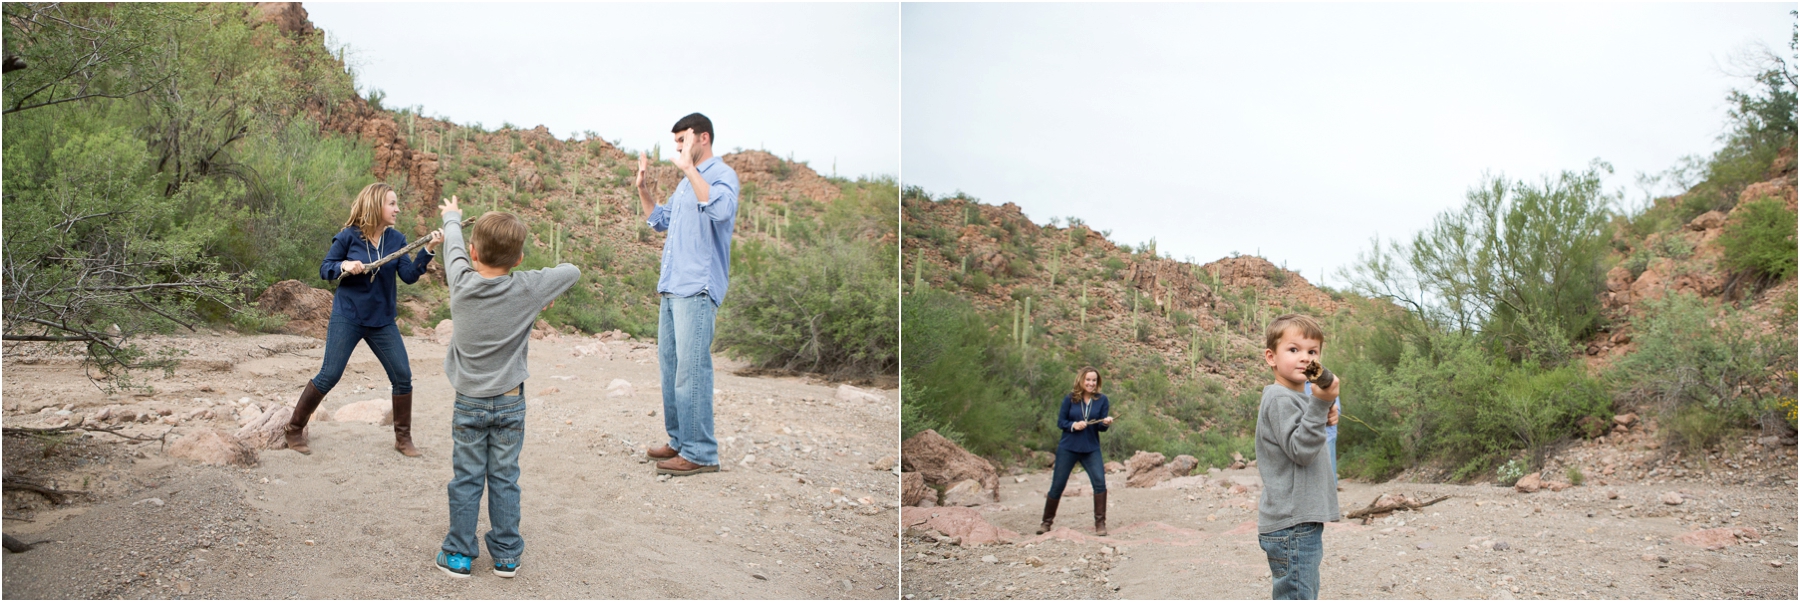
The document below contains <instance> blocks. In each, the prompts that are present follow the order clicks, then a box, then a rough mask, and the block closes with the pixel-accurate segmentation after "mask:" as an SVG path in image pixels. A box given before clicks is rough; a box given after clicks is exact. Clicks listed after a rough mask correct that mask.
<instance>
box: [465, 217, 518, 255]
mask: <svg viewBox="0 0 1800 602" xmlns="http://www.w3.org/2000/svg"><path fill="white" fill-rule="evenodd" d="M530 233H531V232H530V229H529V228H526V227H525V220H522V219H519V216H517V215H513V214H511V213H508V212H505V211H489V212H487V213H483V214H481V217H479V218H476V220H475V227H474V228H471V229H470V231H469V244H473V245H475V246H477V247H480V251H478V253H480V255H481V263H483V264H485V265H488V266H491V267H507V268H510V267H512V266H513V265H514V264H517V263H518V262H519V259H520V258H523V257H524V256H525V236H526V235H528V234H530Z"/></svg>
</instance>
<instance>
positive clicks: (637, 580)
mask: <svg viewBox="0 0 1800 602" xmlns="http://www.w3.org/2000/svg"><path fill="white" fill-rule="evenodd" d="M595 342H596V341H595V339H591V338H573V337H562V338H560V339H556V338H555V337H552V339H546V340H542V341H534V342H533V343H532V353H531V366H530V369H531V374H532V378H531V380H530V381H529V383H528V385H527V387H528V391H527V395H528V398H529V402H528V410H527V423H526V424H527V426H526V432H527V439H526V446H525V451H524V454H523V458H522V460H521V467H522V471H523V476H522V483H521V484H522V489H523V501H522V511H523V520H522V524H521V531H522V533H523V534H524V537H525V545H526V551H525V554H524V557H523V562H522V566H521V569H520V572H519V574H518V577H517V578H516V579H510V580H508V579H501V578H499V577H496V576H495V575H494V574H493V573H492V571H491V570H490V568H489V567H488V565H486V564H485V563H484V562H483V561H484V560H486V550H485V548H484V549H483V558H482V559H480V560H477V562H476V565H475V567H476V570H475V575H474V576H473V577H472V578H469V579H452V578H450V577H448V576H446V575H444V574H443V573H441V572H439V571H438V570H437V569H436V568H434V567H433V564H432V559H433V557H434V555H435V553H436V551H437V550H438V549H439V546H440V544H441V542H442V540H443V537H444V534H445V530H446V529H447V527H448V518H447V510H446V493H445V484H446V483H447V482H448V481H449V479H450V476H451V466H450V460H449V454H450V449H451V439H450V428H449V426H450V414H451V400H452V395H453V393H452V391H451V389H450V387H449V384H448V382H447V381H446V380H444V378H443V371H442V361H443V355H444V349H445V348H444V347H443V346H441V345H438V344H436V343H434V342H432V341H430V340H429V339H426V338H421V337H409V338H408V340H407V347H408V351H409V353H410V355H411V360H412V365H413V373H414V395H415V401H414V419H413V420H414V437H415V440H416V441H417V444H418V446H419V448H420V450H421V451H422V452H424V456H423V457H419V458H406V457H403V456H401V455H399V454H398V453H396V452H394V451H393V450H392V442H393V437H392V434H391V431H390V428H389V427H381V426H376V425H372V424H366V423H349V422H331V421H327V422H314V423H313V426H312V430H313V432H312V439H311V440H312V447H313V450H314V453H313V454H312V455H310V456H303V455H300V454H298V453H295V452H292V451H288V450H264V451H262V452H261V454H260V463H259V464H258V465H257V466H254V467H249V468H240V467H218V466H200V465H195V464H192V463H189V462H187V461H184V460H176V459H172V458H169V457H168V456H166V455H164V454H163V452H162V451H160V449H159V447H160V446H159V444H158V443H156V442H149V443H129V442H122V441H120V440H118V439H116V438H113V437H111V436H109V435H105V434H90V435H88V436H82V437H74V438H70V439H68V440H65V441H61V442H57V443H55V444H46V443H44V442H40V441H36V440H32V439H22V438H16V437H10V438H7V439H6V441H5V449H4V460H5V467H6V470H7V472H8V474H12V475H17V476H21V477H26V478H31V479H34V480H36V481H38V482H40V483H48V484H54V485H55V486H56V487H58V488H61V489H74V490H83V491H89V492H91V493H90V494H89V495H86V496H77V497H75V498H72V500H71V501H70V502H68V503H66V504H63V505H51V504H49V503H48V502H46V501H44V500H43V499H42V498H41V497H39V496H37V495H36V494H31V493H23V492H16V491H14V492H7V493H6V497H5V499H6V505H5V508H6V514H5V523H4V524H5V531H6V533H7V534H9V535H12V536H14V537H17V538H19V539H21V540H23V541H25V542H40V541H41V542H45V543H38V544H37V546H36V547H35V549H33V550H32V551H30V552H26V553H22V554H6V555H5V557H4V567H3V568H4V574H5V575H4V595H5V597H7V598H103V597H104V598H111V597H125V598H171V597H180V598H418V597H447V598H888V599H891V598H894V597H896V596H897V595H898V591H897V586H898V582H899V576H898V566H897V546H898V543H897V526H896V525H897V522H898V519H897V512H896V507H897V505H898V502H897V500H898V497H899V495H898V487H899V480H898V476H897V473H895V472H893V469H892V468H887V469H880V468H872V467H871V465H872V464H875V465H879V464H880V462H881V461H883V460H884V459H885V460H887V461H888V462H890V463H891V462H892V457H893V456H895V455H896V453H897V449H898V446H899V440H898V423H897V421H898V412H897V407H896V403H897V400H896V399H895V398H896V397H897V395H896V394H895V392H894V391H875V393H877V394H879V395H880V396H882V397H883V400H882V401H879V402H876V401H870V400H861V401H840V400H838V399H837V398H836V397H835V392H836V391H835V387H834V386H833V385H832V384H829V383H823V382H811V381H808V380H806V379H803V378H762V377H759V378H749V377H739V376H734V375H732V374H731V371H732V369H733V368H734V367H735V366H734V365H733V364H732V363H731V362H729V361H728V360H726V359H725V358H715V366H717V367H718V376H717V378H716V379H715V386H716V387H717V388H718V389H719V390H720V394H719V395H718V396H717V397H716V404H717V405H716V423H717V428H716V434H717V436H718V437H719V439H720V441H721V450H720V456H721V460H722V463H723V464H724V465H725V469H726V470H725V471H724V472H720V473H716V474H707V475H698V476H692V477H679V478H672V479H658V478H657V477H656V475H655V474H654V467H653V466H652V465H651V464H648V463H645V462H644V461H643V458H642V450H643V449H645V448H646V447H649V446H654V445H658V444H660V443H662V442H664V441H665V439H664V434H663V426H662V424H663V423H662V421H663V418H662V416H661V410H662V404H661V396H660V393H659V392H658V391H659V389H658V386H659V384H658V382H659V381H658V377H657V366H656V361H655V356H654V348H653V347H648V346H646V345H644V344H642V343H637V342H614V343H611V344H607V345H603V346H601V347H600V348H598V349H599V350H600V351H601V352H600V353H595V354H592V355H587V356H578V354H577V353H576V352H575V350H576V348H577V347H578V346H591V345H593V344H594V343H595ZM156 343H157V344H158V345H162V346H169V347H180V348H184V349H186V350H187V351H188V352H189V353H188V356H187V357H186V358H185V359H184V360H183V365H182V367H181V368H178V369H177V370H176V371H175V373H174V374H173V375H172V376H169V377H163V376H161V375H160V374H157V375H152V376H151V378H149V379H148V382H149V384H150V385H152V386H153V387H154V389H155V393H154V394H150V395H131V394H126V395H107V394H105V393H103V392H101V391H99V390H98V389H96V388H95V387H94V386H93V385H92V384H91V383H89V382H88V381H87V379H85V378H84V377H82V376H81V370H80V368H79V367H78V366H75V365H72V364H70V363H69V362H68V361H67V360H66V359H59V357H58V354H57V353H55V352H53V351H51V350H48V349H46V348H45V346H43V345H35V346H34V345H10V344H9V345H8V347H7V349H6V364H5V371H4V390H3V391H4V400H5V406H6V413H5V416H4V421H5V424H6V425H7V426H43V425H49V424H55V423H57V422H59V421H60V420H62V419H65V418H68V417H73V418H76V419H79V418H80V417H81V415H82V414H93V413H95V412H97V411H98V410H100V409H101V408H104V407H109V406H110V407H114V408H132V409H138V410H144V409H170V410H172V412H171V416H170V417H171V418H174V419H176V420H175V422H177V423H178V424H175V425H168V424H164V423H162V422H161V421H160V420H158V421H157V422H154V423H149V424H137V423H133V425H132V426H131V427H130V429H129V432H131V433H137V434H148V435H151V436H155V435H159V434H161V433H163V432H165V431H173V433H172V434H171V435H170V436H169V440H170V441H173V440H174V439H175V437H177V436H180V435H181V434H183V433H186V432H190V431H194V430H197V429H202V428H215V429H218V430H222V431H224V432H226V433H230V432H232V431H234V430H236V428H237V422H236V420H235V419H234V418H233V417H232V416H231V413H232V410H233V409H235V408H236V407H238V406H239V405H241V404H239V403H234V402H236V401H237V400H240V399H243V398H249V403H257V404H259V405H262V406H263V407H268V406H269V404H270V403H280V404H292V403H294V399H295V398H296V397H297V396H298V391H299V389H300V386H301V385H302V384H303V383H304V382H305V380H306V379H308V378H310V377H311V376H312V374H313V373H315V372H316V371H317V370H318V367H319V362H320V355H321V351H322V348H321V346H320V345H319V342H318V341H316V340H314V339H308V338H304V337H292V336H284V335H266V336H255V337H239V336H234V335H229V334H227V335H223V336H217V335H214V336H205V335H199V336H190V337H175V338H169V339H162V340H159V341H156ZM590 349H593V348H592V347H590ZM613 379H625V380H627V381H629V382H630V383H631V384H632V385H633V386H634V388H635V392H634V393H633V394H631V395H629V396H624V397H609V396H607V394H606V388H607V385H608V383H609V382H611V381H612V380H613ZM553 389H555V390H553ZM387 394H388V391H387V382H386V378H385V376H384V374H383V372H382V370H381V368H380V365H379V363H378V362H376V361H375V359H374V356H373V355H371V354H369V352H368V351H367V349H366V348H359V349H358V351H357V353H356V355H355V356H353V357H352V359H351V364H350V370H349V371H348V372H347V373H346V375H345V377H344V379H343V381H341V382H340V383H339V384H338V386H337V388H336V389H335V390H333V391H332V392H331V394H330V395H328V396H327V397H326V399H325V402H324V404H323V407H324V408H325V409H326V410H335V409H337V408H339V407H341V406H343V405H345V404H348V403H351V402H356V401H363V400H367V399H373V398H380V397H383V396H386V395H387ZM65 405H66V406H69V411H70V412H71V415H69V416H59V415H58V414H56V411H57V410H59V409H61V408H63V407H64V406H65ZM198 409H212V410H214V413H215V415H217V418H214V419H211V420H208V419H205V418H203V417H201V418H194V419H182V418H184V417H185V416H186V415H188V414H189V413H191V412H194V411H195V410H198ZM748 454H754V456H755V457H756V459H755V460H753V461H749V462H744V459H745V457H746V455H748ZM864 499H866V500H868V501H869V502H871V503H865V502H863V501H861V500H864ZM486 529H487V519H486V516H485V512H484V515H483V517H482V524H481V530H482V531H483V532H485V530H486Z"/></svg>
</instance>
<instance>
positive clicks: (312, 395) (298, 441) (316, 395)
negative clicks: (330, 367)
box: [281, 380, 325, 454]
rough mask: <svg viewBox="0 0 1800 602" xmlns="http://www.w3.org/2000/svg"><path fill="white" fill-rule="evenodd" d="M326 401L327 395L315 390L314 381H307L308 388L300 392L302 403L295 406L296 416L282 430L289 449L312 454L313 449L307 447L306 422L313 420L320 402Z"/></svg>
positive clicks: (299, 402)
mask: <svg viewBox="0 0 1800 602" xmlns="http://www.w3.org/2000/svg"><path fill="white" fill-rule="evenodd" d="M324 400H325V394H324V393H320V392H319V390H318V389H316V388H314V387H313V384H312V381H310V380H309V381H306V388H305V389H302V390H301V391H300V401H298V402H296V403H295V404H294V416H293V417H292V418H289V419H288V423H287V426H284V427H282V429H281V435H282V437H283V438H285V439H287V446H288V449H291V450H294V451H297V452H300V453H303V454H311V453H312V448H310V447H307V446H306V421H308V420H311V419H312V415H313V411H315V410H318V409H319V402H321V401H324Z"/></svg>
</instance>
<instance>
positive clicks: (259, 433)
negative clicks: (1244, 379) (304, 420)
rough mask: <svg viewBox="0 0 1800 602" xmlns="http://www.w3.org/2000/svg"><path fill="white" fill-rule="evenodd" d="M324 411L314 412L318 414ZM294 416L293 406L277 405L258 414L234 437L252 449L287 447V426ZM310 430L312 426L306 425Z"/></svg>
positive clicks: (233, 436) (234, 434)
mask: <svg viewBox="0 0 1800 602" xmlns="http://www.w3.org/2000/svg"><path fill="white" fill-rule="evenodd" d="M323 413H324V412H314V413H313V415H315V416H317V415H319V414H323ZM293 417H294V408H293V407H292V406H275V407H272V408H269V409H268V410H266V411H264V412H262V413H261V414H257V415H256V417H255V418H251V419H250V420H249V421H247V422H245V423H244V426H243V427H241V428H239V429H238V430H237V432H236V433H233V434H232V438H234V439H237V440H238V441H239V442H241V443H243V444H244V445H245V446H247V447H249V448H250V449H287V436H286V427H287V423H288V421H290V420H292V419H293ZM306 430H307V431H308V432H310V431H311V430H312V427H311V426H308V427H306Z"/></svg>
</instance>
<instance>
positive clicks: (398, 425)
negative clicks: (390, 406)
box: [394, 393, 419, 458]
mask: <svg viewBox="0 0 1800 602" xmlns="http://www.w3.org/2000/svg"><path fill="white" fill-rule="evenodd" d="M394 450H395V451H398V452H400V454H401V455H404V456H406V457H408V458H417V457H419V448H416V447H413V442H412V394H411V393H403V394H400V395H395V396H394Z"/></svg>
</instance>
